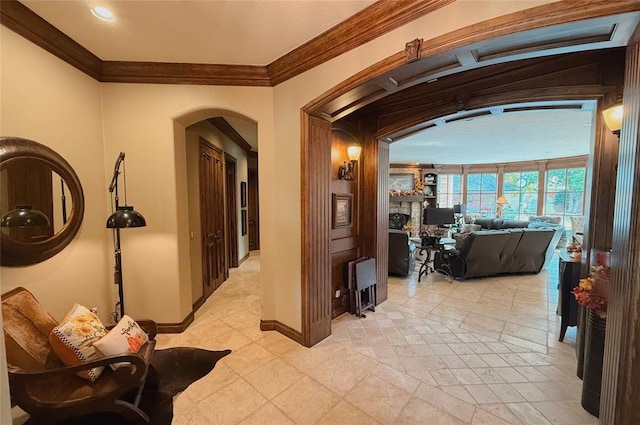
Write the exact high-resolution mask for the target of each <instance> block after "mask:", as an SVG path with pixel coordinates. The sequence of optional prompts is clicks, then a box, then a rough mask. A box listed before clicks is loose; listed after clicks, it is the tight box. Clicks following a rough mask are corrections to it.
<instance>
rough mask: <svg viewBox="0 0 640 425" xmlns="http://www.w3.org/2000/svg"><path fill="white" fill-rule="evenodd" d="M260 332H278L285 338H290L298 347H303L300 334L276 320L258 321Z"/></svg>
mask: <svg viewBox="0 0 640 425" xmlns="http://www.w3.org/2000/svg"><path fill="white" fill-rule="evenodd" d="M260 330H261V331H278V332H280V333H281V334H282V335H284V336H286V337H287V338H291V339H292V340H294V341H295V342H297V343H298V344H300V345H304V343H303V339H302V332H299V331H297V330H295V329H293V328H292V327H289V326H287V325H285V324H284V323H281V322H279V321H277V320H262V319H261V320H260Z"/></svg>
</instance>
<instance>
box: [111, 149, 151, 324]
mask: <svg viewBox="0 0 640 425" xmlns="http://www.w3.org/2000/svg"><path fill="white" fill-rule="evenodd" d="M120 165H122V166H123V171H124V172H123V175H124V205H122V206H121V205H120V204H119V197H118V177H119V176H120ZM109 192H110V193H111V199H112V208H113V209H112V212H113V213H112V214H111V216H109V218H108V219H107V228H108V229H113V245H114V255H115V267H114V272H113V277H114V283H115V284H116V285H118V298H119V300H118V302H117V303H116V311H114V313H113V314H114V319H115V321H116V322H117V321H118V320H119V319H121V318H122V317H123V316H124V291H123V289H122V255H121V253H120V229H124V228H126V227H144V226H146V225H147V222H146V221H145V219H144V217H143V216H142V214H140V213H139V212H136V211H135V210H134V209H133V206H128V205H127V176H126V169H125V168H124V152H120V155H118V159H117V160H116V165H115V168H114V170H113V179H111V184H110V185H109ZM118 304H119V305H120V317H119V318H118V317H117V314H118V312H117V307H118Z"/></svg>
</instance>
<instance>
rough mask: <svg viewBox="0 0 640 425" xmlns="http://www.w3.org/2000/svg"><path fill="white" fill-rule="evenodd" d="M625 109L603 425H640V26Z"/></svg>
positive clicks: (630, 53)
mask: <svg viewBox="0 0 640 425" xmlns="http://www.w3.org/2000/svg"><path fill="white" fill-rule="evenodd" d="M623 107H624V118H623V123H622V130H621V133H620V148H619V149H620V152H619V155H618V159H619V162H618V174H617V182H616V187H617V191H616V200H615V208H614V210H615V215H614V221H613V251H612V281H611V286H610V288H609V308H608V312H607V337H606V341H605V354H604V364H603V370H602V392H601V398H600V423H601V424H602V425H635V424H638V423H640V410H639V409H638V408H637V405H638V401H639V400H640V386H638V382H640V334H639V333H638V329H640V237H639V235H638V229H639V228H640V138H639V136H640V27H638V28H636V31H635V34H634V36H633V37H632V39H631V41H630V43H629V45H628V47H627V56H626V72H625V85H624V103H623Z"/></svg>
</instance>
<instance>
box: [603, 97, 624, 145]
mask: <svg viewBox="0 0 640 425" xmlns="http://www.w3.org/2000/svg"><path fill="white" fill-rule="evenodd" d="M622 115H623V111H622V103H616V104H615V105H613V106H610V107H608V108H607V109H605V110H604V111H602V116H603V117H604V123H605V124H606V125H607V127H608V128H609V130H611V132H612V133H613V134H615V135H616V136H618V138H620V129H621V128H622Z"/></svg>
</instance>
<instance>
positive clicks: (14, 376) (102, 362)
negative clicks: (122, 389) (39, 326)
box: [8, 353, 147, 385]
mask: <svg viewBox="0 0 640 425" xmlns="http://www.w3.org/2000/svg"><path fill="white" fill-rule="evenodd" d="M117 363H128V364H125V365H122V366H121V367H119V368H118V369H117V371H116V372H115V375H116V377H117V378H116V379H117V381H118V382H121V381H131V382H135V381H137V380H140V379H142V377H143V376H144V374H145V373H146V370H147V363H146V362H145V360H144V357H143V356H142V355H140V354H137V353H136V354H118V355H115V356H107V357H102V358H100V359H96V360H91V361H88V362H84V363H80V364H77V365H73V366H63V367H59V368H55V369H44V370H23V369H20V368H17V367H13V366H8V372H9V378H10V379H11V380H12V381H24V382H29V384H30V385H34V384H35V385H37V381H38V380H42V381H43V382H45V381H48V382H50V380H51V379H55V378H71V379H76V378H78V377H77V376H76V375H75V374H76V373H77V372H81V371H83V370H88V369H93V368H95V367H99V366H109V365H112V364H117ZM98 379H99V378H98ZM87 382H89V381H87Z"/></svg>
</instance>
